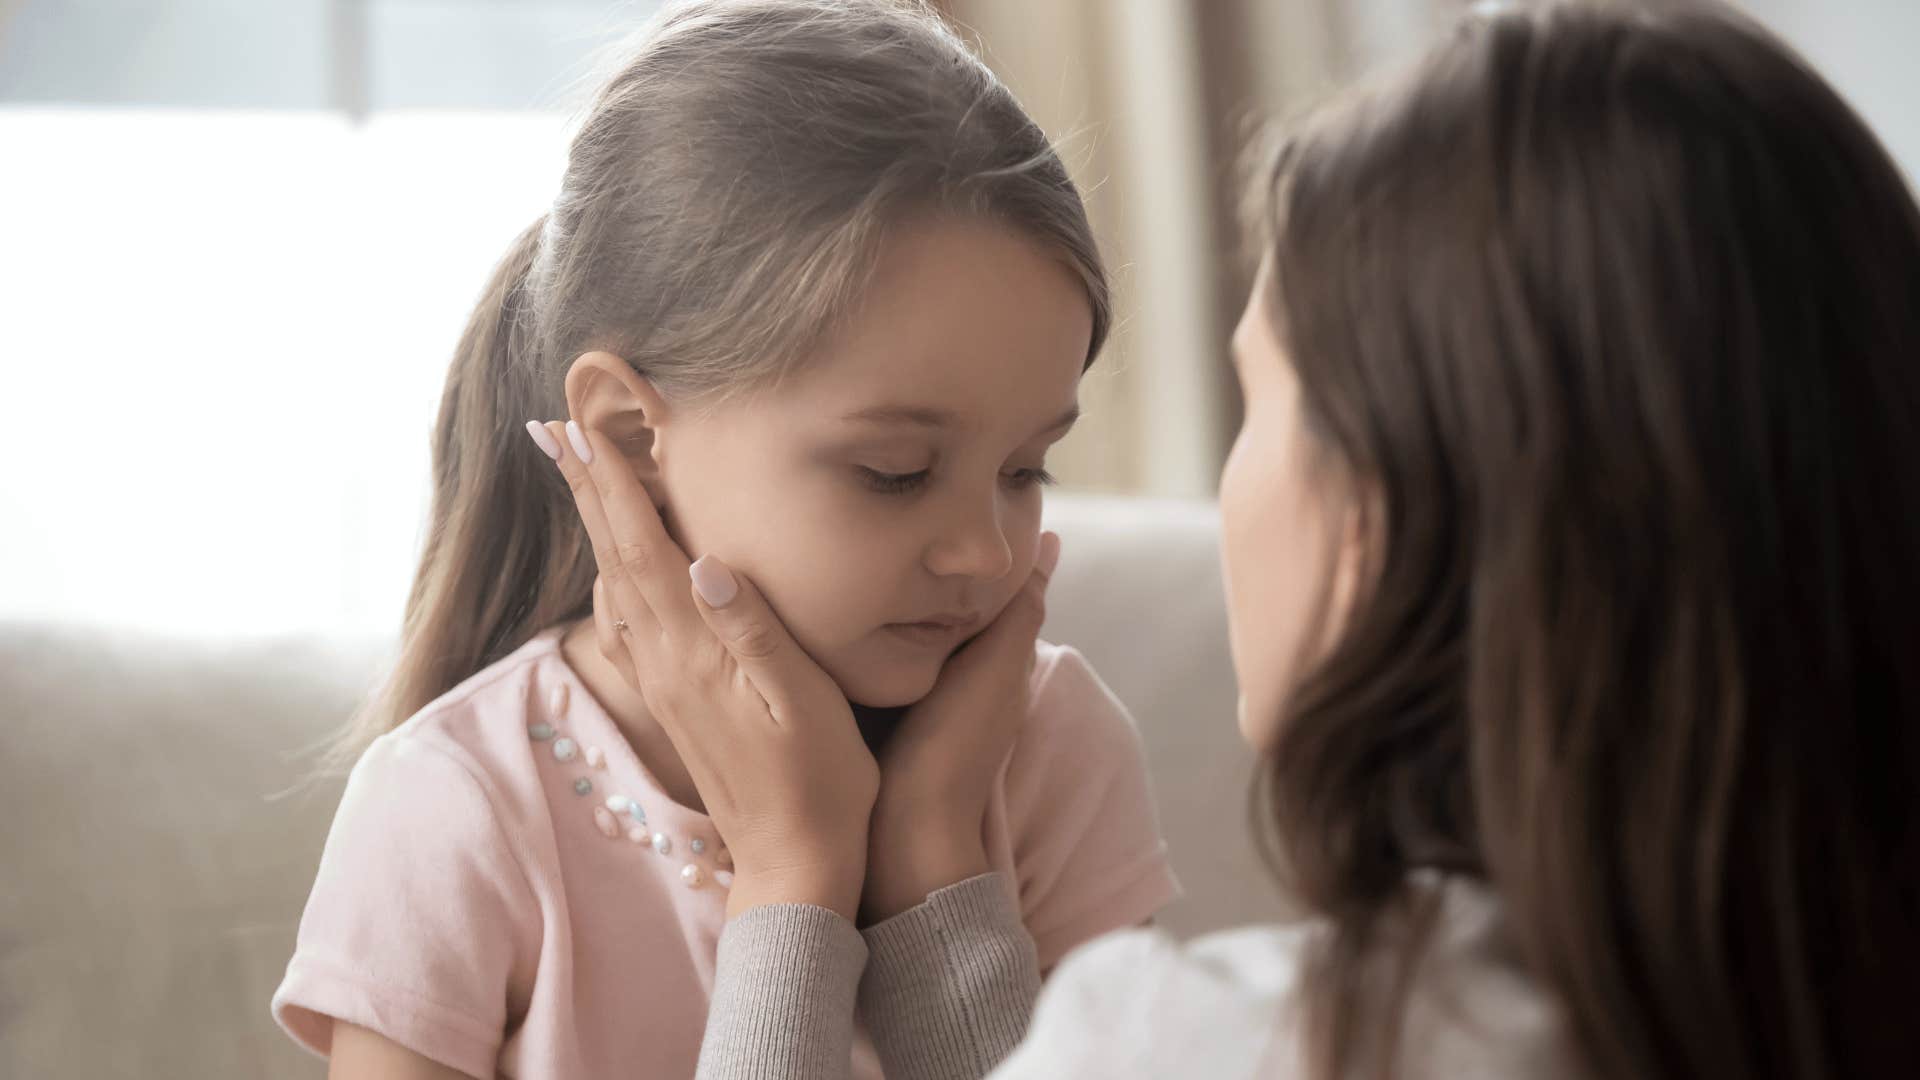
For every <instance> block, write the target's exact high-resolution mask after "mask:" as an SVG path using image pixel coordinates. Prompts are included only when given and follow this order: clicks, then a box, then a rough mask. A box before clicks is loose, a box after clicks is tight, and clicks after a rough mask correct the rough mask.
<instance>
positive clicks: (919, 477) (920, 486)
mask: <svg viewBox="0 0 1920 1080" xmlns="http://www.w3.org/2000/svg"><path fill="white" fill-rule="evenodd" d="M854 472H855V473H856V474H857V475H858V476H859V478H860V482H861V483H862V484H864V485H865V486H866V487H867V489H868V490H870V491H873V492H876V493H878V494H881V495H911V494H914V493H916V492H919V491H922V490H924V489H925V488H926V486H927V484H928V483H929V482H930V481H931V480H932V477H933V470H932V469H930V468H928V469H921V470H919V471H917V472H910V473H889V472H881V471H880V470H879V469H869V468H867V467H866V466H864V465H858V466H855V467H854ZM1000 482H1001V483H1003V484H1005V485H1006V486H1007V487H1009V488H1012V489H1014V490H1016V491H1018V490H1023V489H1026V488H1031V487H1044V486H1046V485H1049V484H1052V483H1053V482H1054V479H1053V474H1052V473H1050V472H1048V471H1047V470H1046V469H1045V468H1031V469H1013V470H1010V471H1008V472H1003V473H1001V474H1000Z"/></svg>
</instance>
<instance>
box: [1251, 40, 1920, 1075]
mask: <svg viewBox="0 0 1920 1080" xmlns="http://www.w3.org/2000/svg"><path fill="white" fill-rule="evenodd" d="M1270 179H1271V185H1272V186H1271V195H1272V203H1271V206H1272V232H1271V236H1272V241H1271V247H1270V249H1269V251H1268V255H1269V257H1270V259H1271V265H1272V267H1273V269H1274V273H1273V274H1272V275H1271V279H1272V281H1273V282H1274V285H1273V289H1272V292H1271V293H1270V294H1268V295H1267V296H1265V297H1264V298H1263V302H1265V303H1267V304H1268V305H1269V307H1268V310H1269V312H1270V314H1271V316H1272V318H1273V321H1274V325H1275V326H1276V327H1278V328H1279V330H1280V332H1281V335H1282V338H1283V340H1284V342H1285V343H1286V346H1287V349H1288V351H1289V355H1290V360H1291V362H1292V364H1293V365H1294V366H1295V368H1296V370H1297V373H1298V376H1299V380H1300V383H1301V387H1302V395H1303V403H1304V409H1303V411H1304V414H1305V416H1306V420H1307V425H1308V430H1309V431H1310V432H1311V433H1312V435H1313V436H1314V437H1315V439H1316V440H1317V442H1318V444H1319V445H1320V447H1321V448H1322V450H1323V452H1324V455H1325V456H1326V457H1327V459H1328V460H1329V461H1330V462H1332V463H1333V464H1334V467H1335V468H1336V469H1337V470H1338V472H1339V474H1340V475H1342V476H1343V477H1345V478H1347V479H1348V480H1349V481H1350V482H1351V483H1352V485H1354V490H1357V491H1363V492H1365V493H1366V500H1367V501H1366V505H1368V506H1370V507H1375V508H1377V513H1372V514H1370V517H1369V530H1370V532H1369V536H1370V539H1371V540H1372V543H1371V545H1370V555H1369V559H1370V562H1371V565H1370V566H1369V567H1368V568H1367V573H1366V575H1365V580H1366V582H1367V584H1366V585H1365V586H1363V588H1362V590H1361V595H1360V596H1359V597H1358V599H1357V601H1356V603H1355V605H1354V607H1353V609H1352V610H1351V611H1350V612H1349V613H1348V614H1347V615H1346V617H1345V619H1344V621H1343V623H1342V630H1341V634H1340V638H1339V641H1338V643H1337V644H1336V645H1335V646H1334V647H1333V649H1332V650H1331V652H1330V653H1329V654H1328V655H1326V656H1325V657H1323V658H1321V660H1320V661H1319V662H1318V663H1317V664H1316V665H1315V666H1314V668H1313V670H1312V671H1311V673H1310V674H1309V676H1308V678H1307V679H1306V680H1304V681H1303V683H1302V684H1301V685H1300V687H1299V688H1298V689H1297V691H1296V692H1295V694H1294V696H1293V698H1292V700H1291V701H1290V702H1289V704H1288V706H1287V712H1288V715H1287V716H1285V717H1284V718H1283V720H1282V723H1283V727H1282V729H1281V730H1282V734H1281V736H1280V739H1279V744H1278V745H1277V746H1276V747H1275V748H1274V751H1273V753H1272V755H1271V758H1270V765H1269V768H1268V770H1267V775H1266V776H1265V777H1264V781H1265V782H1264V783H1263V786H1262V789H1261V790H1262V795H1263V802H1264V809H1263V811H1262V817H1263V818H1265V819H1268V822H1267V823H1268V824H1269V825H1270V826H1271V833H1270V839H1271V841H1272V845H1271V851H1272V854H1273V856H1274V859H1275V862H1276V865H1277V866H1278V867H1279V868H1280V869H1281V871H1282V873H1283V874H1284V876H1285V877H1286V878H1287V880H1288V882H1289V884H1290V886H1291V888H1292V889H1293V890H1294V891H1295V892H1296V893H1297V895H1298V896H1299V897H1300V899H1302V900H1303V901H1304V902H1305V903H1306V904H1308V905H1309V906H1311V907H1312V908H1313V909H1314V910H1316V911H1317V912H1319V913H1320V914H1322V915H1324V916H1326V917H1327V918H1328V920H1329V923H1330V925H1331V927H1332V931H1331V933H1330V934H1329V935H1328V936H1327V938H1326V939H1325V948H1324V950H1323V951H1322V952H1320V953H1319V954H1318V956H1317V957H1316V960H1315V963H1314V965H1313V967H1312V970H1311V972H1310V982H1309V984H1308V985H1309V987H1310V991H1309V993H1308V995H1307V1000H1309V1001H1310V1002H1312V1003H1313V1004H1312V1006H1311V1011H1310V1013H1309V1015H1310V1017H1311V1018H1312V1019H1313V1020H1314V1023H1313V1025H1312V1026H1311V1027H1310V1028H1309V1031H1310V1033H1311V1036H1310V1038H1311V1041H1310V1045H1311V1046H1312V1047H1313V1048H1314V1054H1315V1059H1316V1061H1317V1062H1318V1063H1319V1066H1320V1069H1321V1072H1322V1073H1323V1074H1324V1075H1327V1076H1333V1075H1335V1074H1336V1073H1338V1072H1342V1071H1343V1070H1350V1069H1355V1068H1358V1069H1360V1070H1361V1071H1363V1072H1370V1073H1376V1074H1385V1073H1391V1072H1392V1071H1393V1064H1394V1062H1393V1052H1394V1048H1395V1047H1396V1045H1397V1042H1396V1038H1395V1032H1396V1031H1397V1026H1396V1025H1397V1022H1398V1013H1399V1010H1398V1008H1397V1007H1396V1006H1395V1005H1393V1004H1392V1003H1393V1002H1394V1001H1396V1000H1398V999H1399V998H1400V997H1401V996H1402V995H1403V994H1404V991H1405V988H1406V986H1407V980H1408V978H1409V976H1410V974H1411V971H1412V968H1413V965H1415V964H1417V963H1418V951H1417V950H1411V951H1401V952H1400V953H1399V958H1398V961H1397V963H1398V965H1399V966H1398V972H1397V974H1396V975H1395V976H1394V977H1393V978H1392V979H1389V980H1388V981H1387V982H1386V983H1385V984H1384V985H1386V986H1387V987H1388V988H1389V989H1388V992H1386V993H1385V994H1380V993H1378V991H1379V989H1380V987H1381V986H1382V985H1383V984H1381V983H1377V982H1375V981H1374V979H1375V977H1376V976H1375V974H1374V973H1375V972H1376V970H1377V969H1375V968H1374V967H1372V966H1371V965H1372V963H1373V961H1372V960H1371V959H1369V958H1371V957H1376V956H1378V955H1379V953H1380V952H1381V949H1380V948H1379V946H1380V945H1381V943H1382V942H1383V941H1384V940H1385V939H1386V938H1387V937H1389V936H1390V935H1395V934H1398V933H1399V929H1398V928H1401V927H1404V926H1406V925H1408V924H1409V922H1410V923H1411V924H1412V925H1413V926H1415V927H1417V926H1419V925H1421V923H1422V920H1423V919H1424V918H1430V917H1431V915H1432V913H1433V912H1432V910H1431V907H1430V900H1429V901H1423V900H1422V899H1421V896H1422V895H1423V894H1420V893H1419V892H1418V891H1417V890H1412V889H1409V887H1408V885H1407V881H1408V876H1409V874H1410V872H1412V871H1413V870H1416V869H1419V868H1422V867H1438V868H1440V869H1443V870H1448V871H1454V872H1461V873H1466V874H1470V875H1475V876H1479V877H1482V878H1484V879H1485V880H1486V881H1487V882H1488V883H1489V884H1490V885H1491V886H1492V888H1493V890H1494V892H1495V893H1496V894H1497V895H1498V896H1499V897H1500V899H1501V902H1502V903H1503V905H1504V908H1505V912H1506V916H1507V923H1508V928H1509V930H1510V932H1511V935H1512V939H1513V945H1514V947H1515V949H1516V950H1517V952H1518V954H1519V956H1520V958H1521V959H1522V961H1523V962H1524V964H1525V965H1526V966H1527V967H1528V969H1529V970H1530V971H1531V972H1532V973H1533V974H1534V976H1535V977H1537V978H1538V979H1539V980H1540V982H1541V983H1542V985H1543V986H1544V987H1545V988H1546V989H1547V990H1548V991H1549V992H1550V993H1551V994H1552V995H1554V997H1555V998H1556V999H1557V1000H1558V1002H1559V1004H1560V1006H1561V1008H1562V1010H1563V1012H1564V1015H1565V1019H1566V1022H1567V1030H1568V1033H1569V1035H1570V1036H1571V1038H1572V1040H1573V1048H1574V1049H1575V1050H1576V1051H1577V1053H1578V1054H1579V1055H1580V1058H1581V1060H1582V1062H1583V1064H1584V1065H1585V1067H1586V1068H1588V1069H1589V1070H1590V1071H1591V1073H1592V1074H1593V1075H1595V1076H1601V1077H1621V1078H1624V1077H1635V1078H1640V1077H1671V1078H1680V1077H1687V1078H1694V1077H1779V1078H1788V1077H1791V1078H1794V1080H1815V1078H1829V1077H1858V1076H1885V1075H1894V1074H1903V1075H1904V1074H1908V1073H1911V1072H1912V1071H1913V1070H1915V1069H1920V1019H1916V1006H1915V1004H1914V1002H1915V997H1914V996H1913V994H1912V993H1911V992H1910V990H1909V986H1910V984H1911V983H1912V981H1913V980H1914V979H1915V978H1916V973H1917V972H1920V842H1917V840H1916V813H1915V809H1916V790H1915V786H1916V783H1917V782H1920V212H1916V209H1915V205H1914V200H1913V197H1912V195H1911V193H1910V192H1909V190H1908V187H1907V184H1906V183H1905V181H1904V180H1903V178H1902V176H1901V174H1900V172H1899V170H1898V169H1897V168H1896V167H1895V165H1894V163H1893V162H1892V161H1891V160H1890V159H1889V158H1888V155H1887V153H1886V152H1885V150H1884V149H1882V147H1881V146H1880V144H1879V142H1878V141H1877V140H1876V139H1875V138H1874V136H1873V134H1872V133H1871V132H1870V131H1869V130H1868V129H1867V128H1866V126H1865V125H1864V124H1863V123H1862V122H1861V120H1860V119H1859V117H1858V116H1856V115H1855V114H1854V112H1853V111H1852V110H1851V109H1850V108H1849V107H1848V106H1847V105H1846V104H1845V103H1844V102H1843V101H1842V100H1841V99H1840V98H1839V97H1838V96H1837V95H1836V94H1835V92H1834V91H1833V90H1832V89H1831V88H1829V87H1828V86H1827V84H1826V83H1825V82H1823V81H1822V80H1821V79H1820V78H1819V76H1817V75H1815V74H1814V73H1813V72H1812V71H1810V70H1809V69H1808V68H1807V67H1806V65H1805V64H1804V63H1803V62H1801V61H1800V60H1799V59H1797V58H1796V57H1795V56H1794V55H1793V53H1792V52H1791V51H1790V50H1788V49H1787V48H1786V47H1785V46H1783V45H1781V44H1780V43H1779V42H1778V41H1776V40H1774V39H1773V38H1772V37H1771V36H1769V35H1768V34H1767V33H1765V32H1764V31H1762V30H1760V29H1759V28H1757V27H1755V26H1753V25H1751V24H1750V23H1748V22H1746V21H1745V20H1744V19H1742V18H1741V17H1739V16H1737V15H1734V14H1732V13H1729V12H1728V11H1726V10H1724V9H1721V8H1717V7H1706V6H1702V5H1674V4H1668V5H1661V6H1659V7H1647V6H1635V7H1626V6H1619V5H1614V6H1606V7H1600V6H1594V5H1577V6H1573V5H1561V6H1555V7H1550V8H1542V9H1532V10H1527V11H1522V12H1518V13H1508V14H1501V15H1496V16H1477V17H1473V18H1470V19H1468V20H1467V21H1466V22H1464V23H1463V24H1462V26H1461V28H1460V29H1459V30H1458V31H1457V32H1456V34H1455V35H1454V36H1453V37H1452V38H1451V39H1450V40H1448V41H1447V42H1445V43H1443V44H1442V45H1441V46H1440V47H1438V48H1437V49H1436V50H1435V51H1434V52H1433V53H1431V54H1430V55H1429V56H1428V57H1427V58H1426V59H1425V60H1424V61H1423V63H1422V64H1421V65H1419V66H1418V67H1417V68H1416V69H1414V70H1413V71H1412V72H1411V73H1409V74H1408V75H1406V76H1404V77H1402V78H1401V79H1399V80H1398V81H1396V82H1393V83H1391V84H1388V85H1385V86H1383V87H1381V88H1379V89H1378V90H1376V91H1375V92H1372V93H1368V94H1365V95H1363V96H1359V97H1356V98H1355V99H1353V100H1350V101H1348V102H1346V103H1344V104H1341V105H1339V106H1338V107H1337V108H1336V109H1335V110H1334V111H1332V112H1330V113H1326V114H1323V115H1321V116H1320V117H1318V118H1316V119H1315V120H1314V121H1313V122H1312V123H1310V124H1309V125H1308V126H1306V127H1304V128H1303V129H1301V130H1300V131H1298V132H1297V133H1296V134H1295V135H1294V136H1293V137H1292V138H1291V139H1290V140H1289V141H1288V142H1286V143H1285V144H1284V146H1283V148H1282V149H1281V151H1280V153H1279V155H1278V157H1277V159H1276V163H1275V167H1274V169H1273V171H1272V174H1271V177H1270ZM1423 904H1426V905H1428V906H1426V907H1424V908H1423ZM1396 940H1402V941H1404V940H1405V939H1404V938H1397V939H1396ZM1389 951H1393V950H1389ZM1363 961H1364V962H1363ZM1395 987H1397V988H1398V989H1394V988H1395ZM1382 1003H1384V1007H1383V1005H1382ZM1416 1049H1417V1048H1416ZM1382 1051H1384V1052H1382Z"/></svg>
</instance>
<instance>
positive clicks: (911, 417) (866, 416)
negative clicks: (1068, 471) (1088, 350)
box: [840, 402, 1080, 435]
mask: <svg viewBox="0 0 1920 1080" xmlns="http://www.w3.org/2000/svg"><path fill="white" fill-rule="evenodd" d="M840 419H842V420H848V421H852V422H854V423H861V424H890V425H895V426H899V425H906V426H910V427H926V428H936V429H944V428H950V427H954V426H955V425H957V424H958V423H959V417H957V416H955V415H954V414H953V413H952V412H951V411H949V410H946V409H936V408H931V407H928V406H924V405H876V406H874V407H872V408H869V409H860V410H858V411H857V412H850V413H848V414H846V415H845V416H843V417H841V418H840ZM1079 419H1080V405H1079V403H1077V402H1076V403H1075V404H1073V405H1072V406H1070V407H1069V408H1068V409H1067V411H1066V412H1063V413H1061V414H1060V416H1059V418H1058V419H1056V420H1055V421H1054V422H1053V423H1051V424H1048V425H1047V426H1046V427H1043V428H1041V429H1040V430H1039V432H1038V433H1037V434H1039V435H1053V434H1057V433H1059V432H1064V431H1066V430H1067V429H1068V428H1070V427H1072V426H1073V425H1074V424H1075V423H1076V422H1078V421H1079Z"/></svg>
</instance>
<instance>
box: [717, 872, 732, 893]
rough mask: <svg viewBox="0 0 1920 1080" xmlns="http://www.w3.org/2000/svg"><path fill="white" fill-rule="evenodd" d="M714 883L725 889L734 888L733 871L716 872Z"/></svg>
mask: <svg viewBox="0 0 1920 1080" xmlns="http://www.w3.org/2000/svg"><path fill="white" fill-rule="evenodd" d="M713 883H714V884H715V885H718V886H720V887H721V888H723V889H731V888H733V871H731V870H715V871H714V872H713Z"/></svg>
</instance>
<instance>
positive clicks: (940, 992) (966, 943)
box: [860, 874, 1040, 1080]
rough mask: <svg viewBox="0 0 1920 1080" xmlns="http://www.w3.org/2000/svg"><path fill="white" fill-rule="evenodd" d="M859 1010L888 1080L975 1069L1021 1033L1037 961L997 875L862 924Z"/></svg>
mask: <svg viewBox="0 0 1920 1080" xmlns="http://www.w3.org/2000/svg"><path fill="white" fill-rule="evenodd" d="M866 939H867V947H868V949H869V950H870V954H871V960H870V961H869V963H868V967H867V974H866V977H865V978H864V979H862V980H861V983H860V1012H861V1016H862V1018H863V1019H864V1020H865V1021H866V1024H867V1030H868V1032H869V1033H870V1034H871V1035H872V1036H873V1043H874V1048H875V1049H877V1050H878V1051H879V1053H880V1064H881V1066H882V1068H883V1069H884V1070H885V1071H886V1074H887V1077H888V1080H959V1078H962V1077H964V1078H968V1080H972V1078H976V1077H981V1076H985V1075H987V1073H989V1072H992V1071H993V1068H994V1066H996V1065H998V1064H999V1063H1000V1061H1001V1060H1002V1059H1003V1058H1005V1057H1006V1056H1007V1055H1008V1054H1010V1053H1012V1052H1013V1048H1014V1047H1016V1046H1018V1045H1019V1044H1020V1040H1021V1039H1023V1038H1025V1037H1026V1033H1027V1021H1028V1020H1029V1019H1030V1018H1031V1016H1032V1014H1033V1002H1034V999H1035V997H1037V996H1038V995H1039V993H1040V962H1039V957H1038V954H1037V953H1036V952H1035V951H1034V944H1033V939H1032V938H1031V937H1029V936H1028V935H1027V931H1026V927H1025V926H1024V925H1023V924H1022V922H1021V919H1020V905H1019V903H1018V902H1017V901H1016V900H1015V899H1014V897H1013V893H1012V890H1011V889H1010V887H1009V884H1008V882H1007V881H1006V880H1005V878H1004V877H1002V876H1001V875H1000V874H982V875H980V876H979V877H975V878H969V879H967V880H966V881H962V882H960V883H958V884H955V885H949V886H947V887H946V888H944V889H940V890H938V891H936V892H934V893H932V894H930V895H929V896H928V897H927V899H926V901H925V902H924V903H921V904H919V905H918V906H916V907H913V908H911V909H909V910H907V911H905V912H903V913H901V914H900V915H897V916H895V917H894V918H891V919H888V920H886V921H885V922H882V923H879V924H877V925H875V926H872V927H870V928H868V929H867V931H866Z"/></svg>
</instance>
